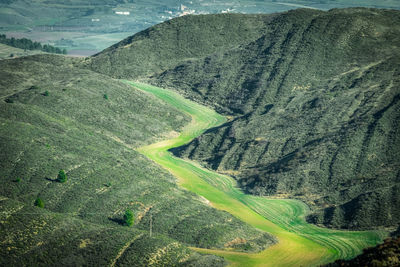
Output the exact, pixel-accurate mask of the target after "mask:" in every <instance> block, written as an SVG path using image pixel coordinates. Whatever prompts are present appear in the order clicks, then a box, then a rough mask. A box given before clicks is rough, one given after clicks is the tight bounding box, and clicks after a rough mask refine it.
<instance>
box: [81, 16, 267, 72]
mask: <svg viewBox="0 0 400 267" xmlns="http://www.w3.org/2000/svg"><path fill="white" fill-rule="evenodd" d="M273 16H274V15H247V16H246V19H243V16H242V15H240V14H218V15H199V16H184V17H180V18H176V19H173V20H170V21H167V22H164V23H161V24H158V25H155V26H153V27H150V28H148V29H146V30H144V31H142V32H140V33H137V34H135V35H133V36H131V37H128V38H126V39H124V40H122V41H121V42H119V43H117V44H115V45H113V46H111V47H109V48H107V49H105V50H104V51H102V52H101V53H99V54H97V55H95V56H93V57H91V58H88V59H87V62H86V64H88V65H89V67H90V68H91V69H93V70H94V71H97V72H100V73H104V74H107V75H110V76H112V77H115V78H121V77H123V78H137V77H141V76H148V75H152V74H154V73H161V72H162V71H165V70H167V69H169V68H171V67H174V66H175V65H177V64H179V63H181V62H184V61H187V60H191V59H196V58H199V57H204V56H206V55H208V54H210V53H214V52H216V51H219V52H223V51H224V50H226V49H228V48H234V47H237V46H239V45H240V44H243V43H247V42H250V41H252V40H255V39H256V38H257V37H258V36H259V35H260V34H261V33H262V32H263V31H264V30H265V26H266V24H267V22H268V21H270V20H271V18H272V17H273Z"/></svg>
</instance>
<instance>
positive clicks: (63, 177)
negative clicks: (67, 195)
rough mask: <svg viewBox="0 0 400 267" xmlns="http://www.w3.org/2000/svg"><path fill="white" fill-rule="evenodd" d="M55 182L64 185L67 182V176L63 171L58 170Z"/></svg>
mask: <svg viewBox="0 0 400 267" xmlns="http://www.w3.org/2000/svg"><path fill="white" fill-rule="evenodd" d="M57 181H58V182H60V183H65V182H66V181H67V175H66V174H65V171H64V170H60V171H59V172H58V175H57Z"/></svg>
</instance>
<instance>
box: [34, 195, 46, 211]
mask: <svg viewBox="0 0 400 267" xmlns="http://www.w3.org/2000/svg"><path fill="white" fill-rule="evenodd" d="M35 206H36V207H39V208H44V202H43V200H42V199H41V198H39V197H38V198H36V200H35Z"/></svg>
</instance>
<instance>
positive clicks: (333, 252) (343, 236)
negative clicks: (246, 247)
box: [126, 81, 386, 266]
mask: <svg viewBox="0 0 400 267" xmlns="http://www.w3.org/2000/svg"><path fill="white" fill-rule="evenodd" d="M126 82H127V83H129V84H130V85H132V86H133V87H135V88H137V89H139V90H142V91H144V92H147V93H150V94H152V95H154V96H156V97H157V98H160V99H161V100H163V101H165V102H167V103H168V104H170V105H172V106H174V107H175V108H177V109H178V110H180V111H182V112H184V113H186V114H188V115H189V116H191V118H192V121H191V122H190V123H189V124H188V125H186V126H185V127H184V128H183V129H182V132H181V133H180V135H179V136H178V137H175V138H172V139H168V140H164V141H161V142H157V143H154V144H151V145H147V146H144V147H141V148H139V149H137V150H138V151H139V152H140V153H142V154H143V155H145V156H146V157H148V158H149V159H151V160H153V161H154V162H156V163H158V164H159V165H161V166H162V167H163V168H165V169H166V170H168V171H169V172H171V173H172V174H173V175H174V176H175V177H176V178H177V179H178V184H179V185H180V186H181V187H184V188H185V189H187V190H189V191H192V192H194V193H196V194H198V195H200V196H202V197H204V198H206V199H207V200H209V201H210V203H211V205H212V206H213V207H214V208H216V209H220V210H224V211H227V212H229V213H231V214H232V215H233V216H235V217H237V218H239V219H240V220H242V221H243V222H246V223H248V224H250V225H252V226H253V227H255V228H257V229H259V230H262V231H265V232H268V233H271V234H272V235H274V236H275V237H277V239H278V241H279V242H278V244H276V245H273V246H271V247H269V248H267V249H266V250H264V251H261V252H259V253H244V252H234V251H227V250H216V249H202V248H192V249H193V250H195V251H198V252H201V253H208V254H214V255H218V256H222V257H224V258H225V259H226V260H227V261H229V263H230V264H231V265H232V266H317V265H320V264H323V263H327V262H331V261H334V260H335V259H339V258H341V259H348V258H352V257H354V256H356V255H358V254H360V253H361V252H362V249H363V248H365V247H369V246H374V245H376V244H377V243H379V242H381V241H382V238H383V237H384V236H385V235H386V233H385V232H378V231H362V232H355V231H338V230H330V229H326V228H321V227H317V226H315V225H312V224H308V223H306V221H305V219H304V218H305V215H306V214H307V213H308V212H309V210H308V207H307V206H306V205H305V204H304V203H302V202H300V201H297V200H292V199H269V198H267V197H258V196H253V195H247V194H244V193H243V192H242V191H241V190H240V189H239V188H238V187H237V185H236V182H235V180H234V179H233V178H231V177H229V176H225V175H221V174H218V173H216V172H213V171H210V170H207V169H205V168H203V167H201V166H200V165H199V164H197V163H195V162H192V161H189V160H184V159H180V158H176V157H174V156H173V155H172V154H171V153H170V152H168V150H169V149H170V148H173V147H178V146H181V145H184V144H186V143H188V142H189V141H191V140H192V139H193V138H195V137H197V136H199V135H200V134H202V133H203V132H204V131H205V130H207V129H209V128H212V127H216V126H218V125H221V124H223V123H224V122H225V121H226V118H225V117H223V116H221V115H219V114H218V113H216V112H215V111H213V110H211V109H210V108H208V107H205V106H202V105H200V104H197V103H195V102H193V101H190V100H188V99H185V98H183V97H182V96H181V95H179V94H177V93H175V92H173V91H170V90H166V89H161V88H157V87H154V86H150V85H146V84H142V83H137V82H128V81H126Z"/></svg>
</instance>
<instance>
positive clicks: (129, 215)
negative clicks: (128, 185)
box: [124, 209, 135, 226]
mask: <svg viewBox="0 0 400 267" xmlns="http://www.w3.org/2000/svg"><path fill="white" fill-rule="evenodd" d="M134 222H135V218H134V217H133V212H132V211H131V210H130V209H127V210H126V211H125V214H124V223H125V225H127V226H132V225H133V223H134Z"/></svg>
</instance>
